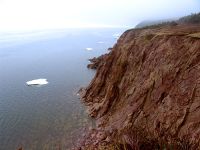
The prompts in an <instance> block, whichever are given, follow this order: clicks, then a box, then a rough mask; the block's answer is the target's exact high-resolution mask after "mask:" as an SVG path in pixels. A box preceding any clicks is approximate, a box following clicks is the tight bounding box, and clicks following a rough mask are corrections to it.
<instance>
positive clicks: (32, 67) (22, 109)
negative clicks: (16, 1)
mask: <svg viewBox="0 0 200 150" xmlns="http://www.w3.org/2000/svg"><path fill="white" fill-rule="evenodd" d="M124 30H125V29H65V30H49V31H35V32H28V33H27V32H26V33H17V32H16V33H1V34H0V150H16V149H17V148H19V147H21V146H22V147H23V148H24V149H25V150H45V149H46V150H56V149H59V148H60V149H70V147H71V146H72V145H73V144H75V143H74V142H75V141H76V140H77V138H78V137H79V134H80V133H81V132H80V131H81V130H82V129H83V128H84V127H85V126H87V125H88V124H90V122H91V120H90V118H88V117H87V114H86V113H85V108H84V105H83V104H82V103H81V102H80V100H79V99H78V96H77V95H76V93H77V91H78V89H79V88H80V87H84V86H87V85H88V84H89V82H90V80H91V79H92V77H93V76H94V74H95V71H94V70H89V69H87V68H86V66H87V64H88V59H89V58H92V57H94V56H99V55H101V54H103V53H106V52H108V51H107V49H108V48H109V47H112V46H113V44H114V43H115V42H116V38H114V37H113V34H116V33H122V32H123V31H124ZM88 47H90V48H93V50H92V51H87V50H85V48H88ZM37 78H46V79H47V80H48V81H49V84H47V85H45V86H41V87H29V86H26V84H25V82H26V81H28V80H32V79H37Z"/></svg>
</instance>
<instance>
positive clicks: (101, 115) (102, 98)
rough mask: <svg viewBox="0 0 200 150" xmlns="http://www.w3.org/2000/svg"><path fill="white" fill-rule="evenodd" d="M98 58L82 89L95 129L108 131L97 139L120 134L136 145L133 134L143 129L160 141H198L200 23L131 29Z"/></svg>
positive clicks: (142, 131)
mask: <svg viewBox="0 0 200 150" xmlns="http://www.w3.org/2000/svg"><path fill="white" fill-rule="evenodd" d="M99 60H100V61H96V62H98V64H97V63H96V64H95V68H97V72H96V75H95V77H94V79H93V80H92V81H91V83H90V85H89V86H88V87H87V88H86V89H85V90H84V91H82V99H83V101H84V102H85V104H86V105H87V106H88V112H89V114H90V116H92V117H94V118H96V120H97V127H98V128H97V131H96V132H98V130H99V131H100V130H102V131H103V132H104V133H103V134H105V135H104V136H102V135H101V136H100V137H101V138H99V139H98V136H95V137H96V138H97V143H98V140H99V141H100V140H101V141H102V140H104V141H111V140H112V139H115V138H116V134H117V135H118V138H120V141H123V142H125V143H127V145H129V146H130V147H132V149H133V145H134V143H133V141H131V140H134V138H132V139H131V137H130V136H133V135H131V134H136V132H133V131H136V130H139V131H141V134H142V135H145V138H146V139H149V140H153V141H157V143H158V145H159V146H160V143H162V141H164V142H165V143H167V144H169V145H170V144H171V145H172V144H173V142H174V140H176V142H177V140H179V141H183V142H184V143H189V144H188V145H186V146H190V148H192V145H193V146H194V147H195V146H196V147H195V148H197V147H198V146H199V143H200V26H199V25H176V26H164V27H160V28H151V29H132V30H128V31H126V32H125V33H124V34H123V35H122V36H121V37H120V38H119V39H118V41H117V43H116V44H115V45H114V47H113V48H112V50H111V51H110V53H109V54H107V55H104V56H101V57H100V59H99ZM90 67H92V66H90ZM125 131H126V132H125ZM130 133H131V134H130ZM96 135H98V133H96ZM142 135H138V136H142ZM93 137H94V136H93ZM138 139H140V138H139V137H138ZM97 143H96V144H97ZM135 143H137V144H138V143H140V141H136V142H135ZM182 144H183V143H182ZM191 144H192V145H191ZM141 145H142V144H141ZM141 145H140V146H141ZM181 146H183V145H181ZM194 147H193V148H194ZM199 148H200V147H199ZM138 149H142V148H141V147H139V148H138Z"/></svg>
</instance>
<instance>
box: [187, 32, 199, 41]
mask: <svg viewBox="0 0 200 150" xmlns="http://www.w3.org/2000/svg"><path fill="white" fill-rule="evenodd" d="M187 36H189V37H193V38H198V39H200V32H198V33H193V34H189V35H187Z"/></svg>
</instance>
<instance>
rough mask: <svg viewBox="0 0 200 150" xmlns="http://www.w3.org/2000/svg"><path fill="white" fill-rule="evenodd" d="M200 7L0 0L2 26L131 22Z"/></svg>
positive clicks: (161, 0)
mask: <svg viewBox="0 0 200 150" xmlns="http://www.w3.org/2000/svg"><path fill="white" fill-rule="evenodd" d="M198 11H200V0H0V30H1V31H2V30H27V29H49V28H66V27H98V26H131V27H133V26H134V25H135V24H137V23H138V22H140V21H143V20H151V19H162V18H164V19H165V18H174V17H180V16H183V15H186V14H191V13H192V12H198Z"/></svg>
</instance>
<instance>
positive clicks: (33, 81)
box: [26, 79, 48, 86]
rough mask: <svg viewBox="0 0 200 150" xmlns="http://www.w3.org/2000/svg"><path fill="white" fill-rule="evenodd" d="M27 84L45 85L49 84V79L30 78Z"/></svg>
mask: <svg viewBox="0 0 200 150" xmlns="http://www.w3.org/2000/svg"><path fill="white" fill-rule="evenodd" d="M26 84H27V85H29V86H31V85H45V84H48V81H47V79H35V80H30V81H27V82H26Z"/></svg>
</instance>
